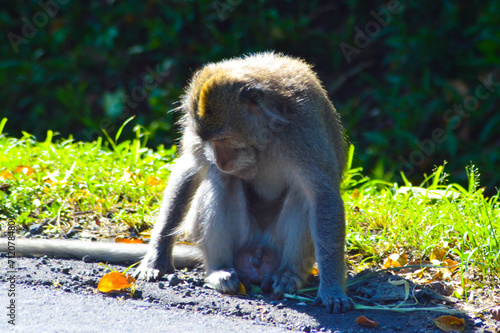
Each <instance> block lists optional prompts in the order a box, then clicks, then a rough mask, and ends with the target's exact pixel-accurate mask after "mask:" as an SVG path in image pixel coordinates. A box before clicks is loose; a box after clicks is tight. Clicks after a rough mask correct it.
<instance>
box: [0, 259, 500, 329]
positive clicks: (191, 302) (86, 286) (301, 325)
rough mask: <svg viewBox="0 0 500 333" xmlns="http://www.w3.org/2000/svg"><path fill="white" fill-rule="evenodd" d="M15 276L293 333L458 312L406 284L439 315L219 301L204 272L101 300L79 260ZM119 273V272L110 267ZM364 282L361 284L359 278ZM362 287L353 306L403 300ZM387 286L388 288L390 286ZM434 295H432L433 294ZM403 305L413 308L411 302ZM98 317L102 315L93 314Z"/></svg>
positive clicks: (379, 284)
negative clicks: (364, 319) (364, 320)
mask: <svg viewBox="0 0 500 333" xmlns="http://www.w3.org/2000/svg"><path fill="white" fill-rule="evenodd" d="M15 260H16V266H17V267H18V273H17V275H16V283H17V284H22V285H27V286H37V287H40V286H43V287H44V288H48V289H54V290H55V289H60V290H63V291H65V292H68V293H80V294H95V297H121V298H124V301H126V302H134V299H142V300H144V301H147V302H151V303H154V304H157V305H158V306H160V307H162V308H163V309H165V311H168V310H169V309H172V308H176V309H183V311H192V312H197V313H201V314H203V315H205V316H207V318H208V317H209V316H216V315H217V316H221V315H222V316H227V317H231V316H235V317H239V318H242V319H246V320H249V321H254V322H256V323H266V324H268V325H269V324H271V325H274V326H277V327H282V328H286V329H289V330H293V331H303V332H371V331H374V332H375V331H376V332H441V330H439V328H437V326H436V325H435V324H434V322H433V319H435V318H437V317H439V316H441V315H449V314H451V311H452V310H458V307H457V306H456V305H455V304H454V302H453V300H452V299H451V298H448V297H447V296H443V295H442V294H440V293H439V288H434V290H432V289H430V288H428V287H425V288H420V287H419V286H414V285H413V284H411V283H408V284H407V286H408V287H409V288H410V290H415V298H416V299H417V300H418V303H419V304H418V306H419V307H437V306H442V307H443V311H442V312H434V311H412V312H406V313H398V312H394V311H383V310H354V311H350V312H348V313H343V314H331V313H327V312H326V311H325V308H323V307H313V306H311V305H310V303H308V302H304V301H301V300H293V299H286V298H285V299H283V300H280V301H276V300H271V299H270V298H269V297H268V296H269V295H262V294H255V293H251V292H248V294H247V295H237V296H230V295H221V294H220V293H218V292H216V291H215V290H212V289H211V288H210V286H208V285H206V284H205V283H204V281H203V270H202V269H201V268H197V269H194V270H191V271H187V270H185V271H180V272H177V273H176V274H171V275H168V276H165V277H164V278H163V279H162V280H161V281H160V282H154V283H153V282H139V284H138V287H137V290H136V291H135V293H134V295H133V297H130V295H127V294H126V293H121V294H115V295H104V294H101V293H97V292H96V287H97V284H98V282H99V280H100V278H101V277H102V276H103V275H104V274H105V273H107V272H108V270H107V268H104V267H103V266H102V265H99V264H98V263H93V262H91V263H86V262H84V261H82V260H62V259H51V258H47V257H42V258H16V259H15ZM0 263H1V265H2V268H3V269H5V268H6V267H7V256H6V254H5V253H2V254H0ZM109 266H110V267H111V268H117V269H118V270H120V271H123V270H124V267H120V266H116V265H109ZM363 276H364V277H365V278H363ZM352 279H354V280H355V281H356V280H357V281H361V282H359V283H357V284H355V285H354V286H353V287H351V288H350V289H349V296H350V297H351V298H352V299H353V300H354V301H355V302H356V303H357V304H365V305H373V304H375V303H377V304H398V303H400V302H401V301H403V300H404V298H405V295H406V294H405V283H402V284H400V285H397V283H396V284H394V281H397V280H400V279H401V278H399V277H397V276H394V275H390V274H387V273H379V274H375V275H373V276H372V275H367V273H366V272H363V273H360V274H358V275H357V276H355V277H352ZM389 281H392V282H393V283H392V284H391V283H389ZM6 282H7V275H4V274H1V275H0V283H6ZM317 283H318V281H317V278H314V277H313V278H312V279H311V282H310V286H315V285H317ZM436 291H437V292H436ZM407 302H415V299H414V298H413V297H410V298H409V300H407ZM96 311H102V309H96ZM362 315H364V316H366V317H367V318H369V319H371V320H374V321H378V326H377V327H376V328H370V327H366V326H359V325H358V324H357V323H356V319H357V318H358V317H359V316H362ZM454 315H455V316H456V317H459V318H463V319H464V320H465V331H464V332H500V322H498V321H495V320H494V319H493V318H492V316H491V314H490V312H489V310H485V311H482V312H479V313H474V312H468V313H456V314H454Z"/></svg>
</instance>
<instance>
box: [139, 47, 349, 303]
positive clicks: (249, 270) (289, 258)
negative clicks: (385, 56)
mask: <svg viewBox="0 0 500 333" xmlns="http://www.w3.org/2000/svg"><path fill="white" fill-rule="evenodd" d="M179 109H180V110H181V111H182V113H183V115H184V116H183V118H182V121H181V124H182V131H183V134H182V139H181V149H182V152H181V155H180V157H179V158H178V160H177V162H176V164H175V166H174V168H173V170H172V173H171V176H170V181H169V182H168V185H167V188H166V190H165V195H164V199H163V204H162V206H161V211H160V214H159V217H158V220H157V223H156V225H155V228H154V231H153V236H152V242H151V244H150V247H149V250H148V253H147V255H146V256H145V258H144V259H143V261H142V263H141V265H140V266H139V267H138V269H137V271H136V275H137V276H138V277H139V278H142V279H145V280H149V281H152V280H157V279H159V278H160V277H161V276H162V275H164V274H166V273H171V272H173V271H174V264H173V256H172V247H173V245H174V243H175V239H176V234H177V233H178V232H179V228H180V225H181V222H183V223H182V226H183V227H184V230H185V229H187V230H188V231H189V232H190V234H191V235H192V237H193V239H194V241H195V242H196V243H197V244H198V245H199V247H200V248H201V251H202V253H203V258H204V264H205V269H206V273H207V278H206V280H207V282H208V283H210V284H211V285H212V286H213V287H215V288H216V289H217V290H219V291H220V292H223V293H235V292H238V290H239V286H240V282H243V283H244V282H251V283H255V284H261V286H262V288H263V290H264V291H270V292H272V295H273V296H274V297H275V298H280V297H282V296H283V294H284V293H288V292H292V291H294V290H296V289H297V288H300V286H301V285H302V283H303V282H304V281H305V279H306V277H307V275H308V272H309V271H310V269H311V267H312V265H313V264H314V263H315V261H316V260H317V262H318V268H319V276H320V285H319V290H318V296H317V298H316V301H315V303H316V304H323V305H325V306H326V308H327V310H328V311H329V312H332V311H334V312H343V311H347V310H349V309H350V308H351V307H352V303H351V300H350V299H349V298H347V296H346V294H345V282H344V280H345V264H344V243H345V220H344V208H343V202H342V199H341V196H340V190H339V184H340V181H341V177H342V171H343V167H344V163H345V143H344V134H343V129H342V126H341V124H340V119H339V115H338V114H337V112H336V110H335V108H334V107H333V105H332V103H331V102H330V100H329V99H328V96H327V93H326V91H325V89H324V88H323V86H322V84H321V82H320V81H319V79H318V78H317V76H316V74H315V73H314V72H313V71H312V69H311V66H310V65H308V64H307V63H305V62H304V61H301V60H298V59H294V58H290V57H287V56H283V55H280V54H274V53H260V54H255V55H251V56H247V57H244V58H237V59H231V60H226V61H222V62H219V63H212V64H208V65H206V66H205V67H203V68H202V69H201V70H200V71H199V72H198V73H196V74H195V75H194V77H193V79H192V80H191V82H190V84H189V86H188V87H187V89H186V91H185V95H184V97H183V99H182V104H181V106H180V108H179Z"/></svg>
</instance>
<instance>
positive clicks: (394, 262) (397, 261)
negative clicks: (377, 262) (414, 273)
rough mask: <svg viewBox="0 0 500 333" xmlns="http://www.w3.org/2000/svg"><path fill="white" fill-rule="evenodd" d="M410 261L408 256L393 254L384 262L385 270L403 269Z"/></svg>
mask: <svg viewBox="0 0 500 333" xmlns="http://www.w3.org/2000/svg"><path fill="white" fill-rule="evenodd" d="M407 261H408V259H407V256H406V254H399V253H393V254H391V255H390V256H389V257H388V258H386V259H385V261H384V268H394V267H403V266H404V265H406V263H407Z"/></svg>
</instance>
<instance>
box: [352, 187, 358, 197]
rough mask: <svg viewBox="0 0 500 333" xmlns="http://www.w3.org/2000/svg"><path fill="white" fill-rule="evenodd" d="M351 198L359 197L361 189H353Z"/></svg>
mask: <svg viewBox="0 0 500 333" xmlns="http://www.w3.org/2000/svg"><path fill="white" fill-rule="evenodd" d="M351 198H353V199H356V198H359V191H358V189H357V188H355V189H354V191H352V193H351Z"/></svg>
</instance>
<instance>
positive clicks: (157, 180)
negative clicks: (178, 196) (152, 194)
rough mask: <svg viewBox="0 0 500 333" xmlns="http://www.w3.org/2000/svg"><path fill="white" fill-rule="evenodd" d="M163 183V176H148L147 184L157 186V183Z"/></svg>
mask: <svg viewBox="0 0 500 333" xmlns="http://www.w3.org/2000/svg"><path fill="white" fill-rule="evenodd" d="M162 183H163V180H162V179H161V178H158V177H154V176H149V177H147V178H146V184H147V185H149V186H157V185H161V184H162Z"/></svg>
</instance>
